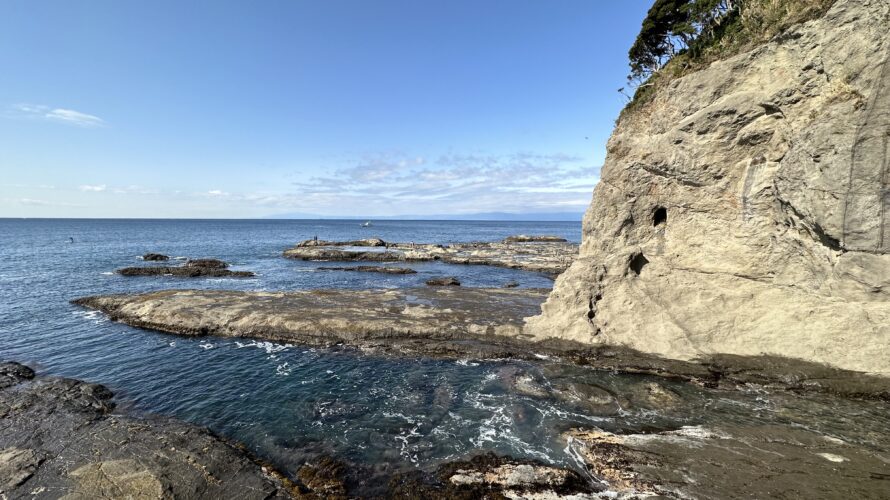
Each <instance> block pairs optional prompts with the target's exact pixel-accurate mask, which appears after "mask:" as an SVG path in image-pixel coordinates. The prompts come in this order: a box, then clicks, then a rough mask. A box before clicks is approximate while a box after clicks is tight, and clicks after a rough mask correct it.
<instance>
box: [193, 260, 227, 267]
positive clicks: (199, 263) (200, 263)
mask: <svg viewBox="0 0 890 500" xmlns="http://www.w3.org/2000/svg"><path fill="white" fill-rule="evenodd" d="M185 267H197V268H201V269H226V268H227V267H229V263H228V262H225V261H222V260H219V259H189V260H187V261H186V262H185Z"/></svg>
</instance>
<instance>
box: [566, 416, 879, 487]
mask: <svg viewBox="0 0 890 500" xmlns="http://www.w3.org/2000/svg"><path fill="white" fill-rule="evenodd" d="M565 438H566V441H567V443H568V446H569V447H570V448H571V449H572V450H573V451H574V452H575V453H576V454H577V456H578V457H579V458H580V459H581V460H583V462H584V463H585V464H586V465H587V467H588V468H589V470H590V472H591V473H592V474H593V475H594V476H596V477H597V478H599V479H600V480H601V481H603V483H604V484H605V485H606V487H607V489H608V491H610V492H611V493H612V494H613V495H617V496H619V498H628V497H631V498H633V497H634V495H639V496H642V497H645V496H647V495H648V496H651V495H658V496H660V497H662V498H726V499H730V498H884V497H885V496H886V492H887V489H886V488H887V484H886V483H887V480H888V479H890V465H888V463H887V458H886V456H885V454H886V451H885V450H880V449H876V448H875V447H874V446H872V445H862V444H860V443H848V442H845V441H843V440H841V439H838V438H834V437H832V436H825V435H820V434H818V433H814V432H809V431H807V430H806V429H804V428H799V429H796V428H792V427H788V426H778V425H759V426H744V425H733V424H728V425H726V426H724V427H721V428H719V429H706V428H702V427H694V426H693V427H683V428H680V429H675V430H669V431H662V432H655V433H650V434H621V435H618V434H612V433H609V432H605V431H602V430H598V429H587V430H583V429H575V430H571V431H569V432H567V433H566V434H565Z"/></svg>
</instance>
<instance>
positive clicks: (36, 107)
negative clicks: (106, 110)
mask: <svg viewBox="0 0 890 500" xmlns="http://www.w3.org/2000/svg"><path fill="white" fill-rule="evenodd" d="M12 109H13V112H14V113H13V114H14V115H15V116H19V117H25V118H32V119H42V120H47V121H52V122H56V123H65V124H68V125H75V126H78V127H85V128H92V127H101V126H104V125H105V120H103V119H101V118H99V117H98V116H96V115H91V114H88V113H82V112H80V111H75V110H73V109H66V108H53V107H51V106H45V105H43V104H15V105H13V106H12Z"/></svg>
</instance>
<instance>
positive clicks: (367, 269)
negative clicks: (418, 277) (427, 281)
mask: <svg viewBox="0 0 890 500" xmlns="http://www.w3.org/2000/svg"><path fill="white" fill-rule="evenodd" d="M316 269H317V270H319V271H357V272H361V273H382V274H417V271H415V270H414V269H411V268H408V267H383V266H347V267H324V266H323V267H318V268H316Z"/></svg>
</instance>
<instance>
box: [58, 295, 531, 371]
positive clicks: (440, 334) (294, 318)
mask: <svg viewBox="0 0 890 500" xmlns="http://www.w3.org/2000/svg"><path fill="white" fill-rule="evenodd" d="M546 293H547V291H546V290H540V289H501V288H496V289H481V288H461V287H436V288H414V289H399V290H313V291H300V292H241V291H221V290H166V291H161V292H152V293H146V294H140V295H108V296H97V297H86V298H83V299H78V300H76V301H75V303H76V304H79V305H83V306H86V307H91V308H94V309H98V310H101V311H103V312H105V313H107V314H108V315H109V316H110V317H111V318H112V319H114V320H116V321H121V322H123V323H127V324H129V325H132V326H137V327H144V328H152V329H156V330H160V331H164V332H169V333H177V334H182V335H218V336H223V337H254V338H263V339H267V340H274V341H281V342H298V343H304V344H315V345H333V344H337V343H348V344H351V345H356V346H360V347H364V348H369V349H380V350H384V351H386V350H396V351H406V352H413V351H417V352H420V353H427V354H442V355H447V354H449V353H469V352H477V353H480V354H484V355H492V356H494V355H512V353H513V352H514V351H515V350H516V349H515V347H508V346H506V344H511V343H515V341H516V339H517V338H518V337H519V336H520V334H521V329H522V318H523V317H524V316H527V315H529V314H531V313H532V312H534V311H535V310H537V309H538V308H539V307H540V304H541V302H542V301H543V300H544V297H545V296H546ZM468 340H470V341H475V342H467V341H468Z"/></svg>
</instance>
